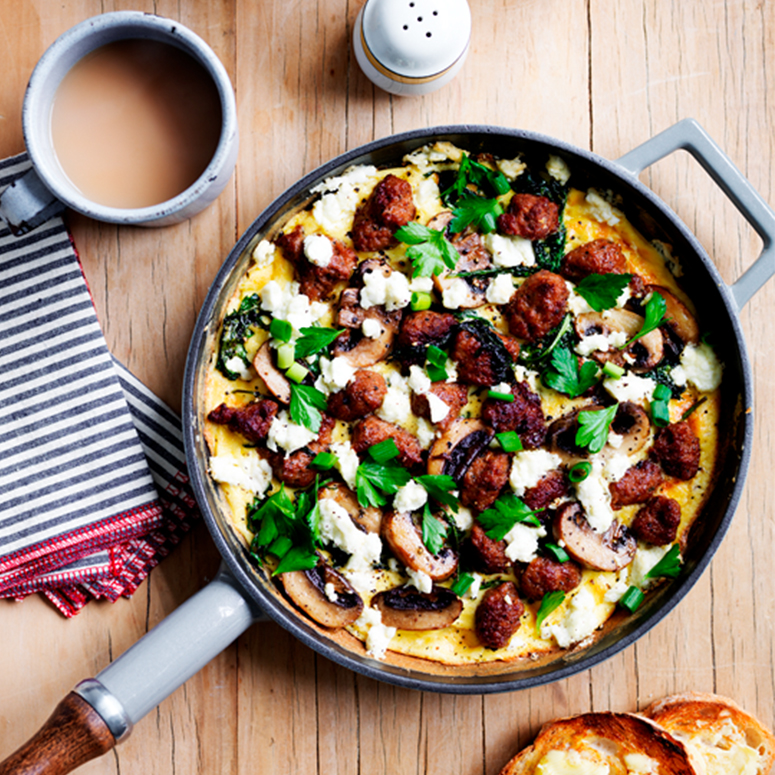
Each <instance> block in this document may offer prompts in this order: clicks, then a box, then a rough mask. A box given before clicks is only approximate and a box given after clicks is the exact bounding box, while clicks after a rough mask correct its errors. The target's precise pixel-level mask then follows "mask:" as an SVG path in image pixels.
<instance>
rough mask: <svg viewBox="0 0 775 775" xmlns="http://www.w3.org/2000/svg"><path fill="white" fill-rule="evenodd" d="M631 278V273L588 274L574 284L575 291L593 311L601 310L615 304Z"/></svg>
mask: <svg viewBox="0 0 775 775" xmlns="http://www.w3.org/2000/svg"><path fill="white" fill-rule="evenodd" d="M631 279H632V275H631V274H590V275H587V276H586V277H585V278H584V279H583V280H582V281H581V282H580V283H579V284H578V285H577V286H576V293H578V294H579V296H581V297H582V298H584V300H585V301H586V302H587V304H589V306H590V307H592V309H593V310H595V312H602V311H603V310H604V309H611V308H612V307H615V306H616V300H617V299H618V298H619V296H621V295H622V291H623V290H624V289H625V288H626V287H627V285H629V282H630V280H631Z"/></svg>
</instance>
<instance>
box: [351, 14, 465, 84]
mask: <svg viewBox="0 0 775 775" xmlns="http://www.w3.org/2000/svg"><path fill="white" fill-rule="evenodd" d="M359 22H360V24H359V25H357V26H359V29H356V30H355V35H356V36H357V37H356V41H355V42H356V48H357V49H360V51H358V52H357V53H362V54H363V56H364V57H365V58H366V60H368V64H367V67H365V68H364V70H365V71H366V74H367V75H368V76H369V77H370V78H371V77H372V75H371V72H370V70H371V68H374V69H375V70H376V71H378V72H379V73H381V74H382V75H383V76H384V77H386V78H389V79H391V80H393V81H397V82H399V83H403V84H409V85H411V84H420V83H428V82H431V81H434V80H436V79H439V78H441V77H442V76H443V75H444V74H446V73H447V72H448V71H450V70H454V72H457V70H458V69H459V66H460V65H461V64H462V60H463V59H464V58H465V55H466V53H467V51H468V44H469V40H470V37H471V11H470V9H469V7H468V3H467V2H466V0H367V2H366V4H365V5H364V7H363V9H362V11H361V14H360V17H359ZM358 38H360V40H358ZM358 44H360V45H358ZM359 61H360V57H359ZM362 64H363V63H362ZM368 65H370V66H371V67H368ZM452 75H454V73H452ZM372 80H374V79H373V78H372ZM443 80H444V82H446V81H447V80H448V79H446V78H445V79H443ZM375 82H376V81H375ZM379 85H381V86H382V85H383V84H381V83H380V84H379ZM438 85H441V84H437V86H438ZM383 88H385V87H384V86H383ZM402 91H406V90H405V89H403V90H402ZM424 91H427V89H426V90H424Z"/></svg>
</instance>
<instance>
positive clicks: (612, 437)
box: [608, 430, 624, 449]
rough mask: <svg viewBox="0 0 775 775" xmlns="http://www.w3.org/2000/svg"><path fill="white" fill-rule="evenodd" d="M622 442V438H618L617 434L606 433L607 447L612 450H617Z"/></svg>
mask: <svg viewBox="0 0 775 775" xmlns="http://www.w3.org/2000/svg"><path fill="white" fill-rule="evenodd" d="M623 441H624V436H620V435H619V434H618V433H614V432H613V431H611V430H609V431H608V446H609V447H613V448H614V449H619V447H621V446H622V442H623Z"/></svg>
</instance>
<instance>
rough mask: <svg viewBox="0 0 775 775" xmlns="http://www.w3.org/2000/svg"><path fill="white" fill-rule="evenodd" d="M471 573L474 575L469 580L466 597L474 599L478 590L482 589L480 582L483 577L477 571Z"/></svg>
mask: <svg viewBox="0 0 775 775" xmlns="http://www.w3.org/2000/svg"><path fill="white" fill-rule="evenodd" d="M471 575H472V576H473V577H474V580H473V581H472V582H471V586H470V587H469V588H468V591H467V592H466V597H470V598H471V600H476V598H478V597H479V592H480V590H481V589H482V582H483V581H484V578H483V577H482V576H481V575H480V574H478V573H472V574H471Z"/></svg>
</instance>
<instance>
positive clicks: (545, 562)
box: [519, 557, 581, 600]
mask: <svg viewBox="0 0 775 775" xmlns="http://www.w3.org/2000/svg"><path fill="white" fill-rule="evenodd" d="M579 584H581V568H580V567H579V566H578V565H576V563H575V562H571V561H570V560H568V562H555V561H554V560H550V559H549V558H548V557H536V558H535V559H534V560H531V561H530V564H529V565H528V566H527V568H525V570H524V571H523V573H522V575H521V576H520V579H519V588H520V590H521V591H522V594H523V595H524V596H525V597H526V598H527V599H528V600H540V599H541V598H542V597H543V596H544V595H545V594H546V593H547V592H557V591H558V590H562V591H563V592H570V591H571V590H572V589H576V587H577V586H578V585H579Z"/></svg>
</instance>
